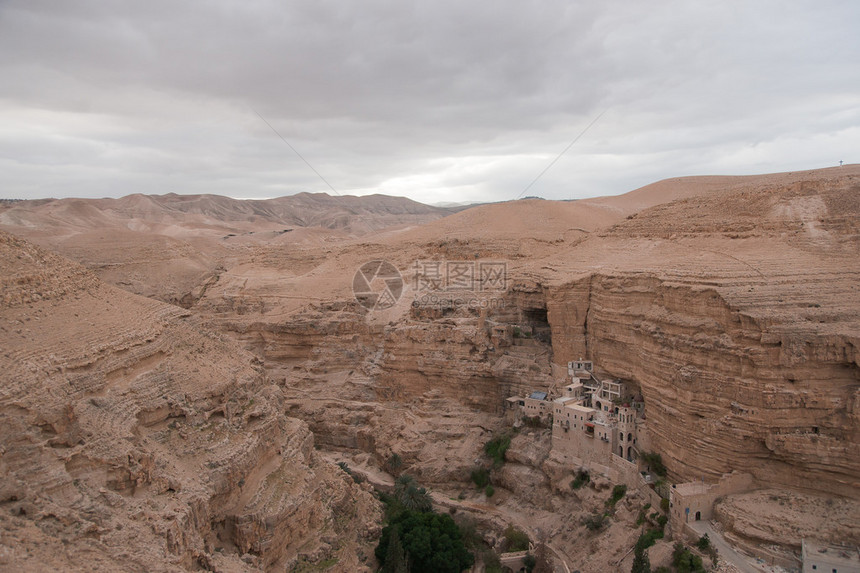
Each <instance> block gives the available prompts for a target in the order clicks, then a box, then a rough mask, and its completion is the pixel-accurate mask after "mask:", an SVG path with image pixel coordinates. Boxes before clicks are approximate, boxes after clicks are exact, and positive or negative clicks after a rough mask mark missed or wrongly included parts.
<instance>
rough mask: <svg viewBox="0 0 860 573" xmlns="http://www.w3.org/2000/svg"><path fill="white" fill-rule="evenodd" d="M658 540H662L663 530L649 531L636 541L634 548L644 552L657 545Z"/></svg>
mask: <svg viewBox="0 0 860 573" xmlns="http://www.w3.org/2000/svg"><path fill="white" fill-rule="evenodd" d="M658 539H663V530H662V529H649V530H648V531H646V532H645V533H643V534H642V535H640V536H639V539H637V540H636V548H637V549H641V550H643V551H644V550H645V549H648V548H649V547H651V546H652V545H654V544H655V543H657V540H658Z"/></svg>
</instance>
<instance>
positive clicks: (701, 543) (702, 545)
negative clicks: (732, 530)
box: [696, 533, 711, 551]
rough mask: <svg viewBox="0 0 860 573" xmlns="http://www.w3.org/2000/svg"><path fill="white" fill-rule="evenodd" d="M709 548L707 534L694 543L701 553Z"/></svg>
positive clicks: (709, 542)
mask: <svg viewBox="0 0 860 573" xmlns="http://www.w3.org/2000/svg"><path fill="white" fill-rule="evenodd" d="M710 546H711V539H710V538H709V537H708V534H707V533H706V534H704V535H703V536H701V537H700V538H699V540H698V541H697V542H696V547H698V548H699V549H701V550H702V551H707V550H708V547H710Z"/></svg>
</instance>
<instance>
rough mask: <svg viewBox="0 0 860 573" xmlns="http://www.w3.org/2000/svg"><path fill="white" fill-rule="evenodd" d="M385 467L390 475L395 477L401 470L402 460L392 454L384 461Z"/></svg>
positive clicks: (398, 455)
mask: <svg viewBox="0 0 860 573" xmlns="http://www.w3.org/2000/svg"><path fill="white" fill-rule="evenodd" d="M385 467H386V469H388V471H389V472H390V473H391V474H393V475H397V474H399V473H400V470H401V468H403V458H402V457H400V454H398V453H397V452H394V453H392V454H391V455H390V456H389V457H388V459H387V460H385Z"/></svg>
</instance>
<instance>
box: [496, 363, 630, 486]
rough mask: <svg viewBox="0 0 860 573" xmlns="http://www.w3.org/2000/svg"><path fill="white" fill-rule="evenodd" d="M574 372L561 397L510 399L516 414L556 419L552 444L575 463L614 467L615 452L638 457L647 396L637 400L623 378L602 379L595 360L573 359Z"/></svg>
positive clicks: (543, 394)
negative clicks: (598, 374) (596, 369)
mask: <svg viewBox="0 0 860 573" xmlns="http://www.w3.org/2000/svg"><path fill="white" fill-rule="evenodd" d="M568 374H569V376H570V378H571V379H570V384H568V385H567V386H564V387H563V388H562V389H561V392H560V395H559V396H552V395H551V392H549V393H548V392H533V393H532V394H531V395H530V396H529V397H527V398H518V397H512V398H508V400H507V402H506V410H507V411H508V412H511V419H512V420H516V419H517V418H519V417H522V416H532V417H534V416H540V417H541V419H551V420H552V448H553V450H554V451H556V452H557V453H560V454H563V455H564V456H565V457H568V458H570V459H571V460H572V463H576V464H579V465H595V464H597V465H599V466H609V465H612V463H613V456H617V457H618V458H620V459H622V460H626V461H628V462H634V461H635V460H636V459H638V457H639V448H638V444H639V442H640V440H641V438H642V434H643V433H644V431H645V425H644V416H643V414H642V412H643V411H644V409H643V408H642V404H641V399H640V402H639V403H637V402H636V401H635V400H634V397H633V396H632V395H631V394H630V392H629V389H628V388H627V387H626V385H625V384H624V383H623V382H619V381H614V380H600V379H599V378H597V376H596V375H595V374H594V366H593V364H592V362H590V361H583V360H578V361H573V362H570V363H568ZM626 469H628V470H629V469H630V468H626Z"/></svg>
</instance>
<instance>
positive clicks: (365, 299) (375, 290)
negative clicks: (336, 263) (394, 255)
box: [352, 261, 403, 310]
mask: <svg viewBox="0 0 860 573" xmlns="http://www.w3.org/2000/svg"><path fill="white" fill-rule="evenodd" d="M402 293H403V277H401V276H400V271H398V270H397V267H395V266H394V265H392V264H391V263H389V262H388V261H370V262H368V263H364V264H363V265H361V266H360V267H359V268H358V270H357V271H355V276H354V277H353V278H352V294H353V295H354V296H355V300H357V301H358V303H359V304H360V305H361V306H363V307H364V308H366V309H369V310H384V309H386V308H391V307H392V306H394V304H395V303H396V302H397V301H398V300H399V299H400V295H401V294H402Z"/></svg>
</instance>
